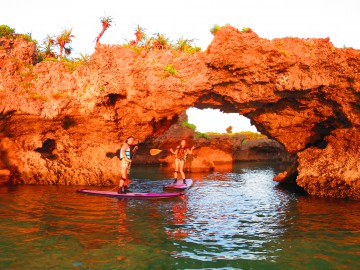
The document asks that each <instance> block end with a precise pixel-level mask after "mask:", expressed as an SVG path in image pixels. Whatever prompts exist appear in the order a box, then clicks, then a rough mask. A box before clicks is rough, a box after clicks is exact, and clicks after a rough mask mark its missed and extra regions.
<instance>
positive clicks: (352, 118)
mask: <svg viewBox="0 0 360 270" xmlns="http://www.w3.org/2000/svg"><path fill="white" fill-rule="evenodd" d="M24 44H25V45H24ZM170 65H171V67H172V68H173V71H172V72H169V69H168V68H167V67H169V66H170ZM359 92H360V51H358V50H354V49H351V48H346V49H339V48H335V47H334V46H333V45H332V43H331V42H330V41H329V40H328V39H300V38H282V39H273V40H267V39H262V38H259V37H258V36H257V35H256V34H255V33H254V32H253V31H251V29H248V30H247V31H245V32H241V31H239V30H237V29H235V28H233V27H231V26H226V27H222V28H220V30H219V31H218V32H217V33H216V34H215V36H214V39H213V41H212V43H211V44H210V45H209V47H208V48H207V50H206V51H205V52H199V53H194V54H189V53H182V52H178V51H174V50H165V51H164V50H159V51H158V50H153V51H149V52H146V51H143V52H141V53H140V54H138V53H136V52H134V51H132V50H130V49H127V48H124V47H122V46H115V45H112V46H109V45H99V46H97V48H96V51H95V53H94V54H93V55H92V56H91V60H90V62H89V64H84V65H81V66H79V67H77V68H76V69H75V71H73V70H72V69H71V68H69V67H68V66H67V65H66V64H65V63H64V62H61V61H60V62H58V61H43V62H41V63H37V64H36V50H35V47H34V45H33V44H32V43H26V42H25V43H24V41H21V40H15V41H8V40H4V39H0V113H1V114H0V127H1V129H0V153H1V161H0V163H1V164H0V165H1V166H2V168H7V169H9V171H10V176H9V181H10V182H14V183H18V182H23V183H38V184H92V185H100V184H107V183H109V182H112V181H113V179H114V178H115V177H117V175H118V173H119V172H118V171H117V170H118V161H117V160H116V159H114V158H112V157H113V155H112V154H111V153H113V154H114V153H116V151H117V150H118V149H119V145H120V143H121V142H122V141H123V140H124V139H125V138H126V137H127V136H128V135H135V136H136V137H137V139H139V140H140V141H145V140H147V139H149V138H151V137H154V136H159V135H161V134H163V133H164V132H165V131H166V130H168V129H169V127H170V126H171V125H172V124H173V123H175V122H176V121H177V119H178V116H179V115H180V114H181V113H183V112H184V111H185V110H186V109H187V108H189V107H193V106H195V107H198V108H219V109H221V110H222V111H224V112H236V113H239V114H241V115H244V116H246V117H248V118H250V119H251V120H252V123H253V124H254V125H255V126H256V127H257V129H258V130H259V131H260V132H261V133H263V134H265V135H267V136H268V137H269V138H272V139H275V140H276V141H278V142H279V143H281V144H282V145H283V146H284V147H285V149H286V150H287V151H288V152H289V153H291V154H294V155H297V157H298V158H297V161H296V162H295V163H294V165H293V166H292V167H291V169H289V171H288V172H284V173H282V174H280V175H279V176H278V177H277V181H283V180H286V179H287V178H294V179H296V181H297V183H298V184H299V185H300V186H301V187H303V188H304V189H305V190H306V191H307V192H308V193H310V194H313V195H316V196H321V197H338V198H351V199H360V165H359V163H358V162H357V161H358V160H359V155H360V154H359V152H360V151H359V145H360V143H359V137H360V135H359V124H360V107H359V104H360V103H359V98H360V94H359ZM0 169H1V168H0Z"/></svg>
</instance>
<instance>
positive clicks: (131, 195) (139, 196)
mask: <svg viewBox="0 0 360 270" xmlns="http://www.w3.org/2000/svg"><path fill="white" fill-rule="evenodd" d="M76 192H78V193H83V194H90V195H98V196H106V197H115V198H134V199H154V198H157V199H161V198H171V197H177V196H181V195H184V192H169V193H130V192H129V193H122V194H119V193H117V192H116V191H110V190H90V189H79V190H77V191H76Z"/></svg>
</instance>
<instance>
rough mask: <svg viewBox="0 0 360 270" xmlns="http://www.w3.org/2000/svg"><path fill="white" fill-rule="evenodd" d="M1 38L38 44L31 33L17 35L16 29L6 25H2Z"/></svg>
mask: <svg viewBox="0 0 360 270" xmlns="http://www.w3.org/2000/svg"><path fill="white" fill-rule="evenodd" d="M1 37H4V38H8V39H15V38H23V39H24V40H26V41H28V42H33V43H34V44H37V41H36V40H34V39H33V38H32V37H31V33H28V34H17V33H16V32H15V28H11V27H10V26H8V25H5V24H2V25H0V38H1Z"/></svg>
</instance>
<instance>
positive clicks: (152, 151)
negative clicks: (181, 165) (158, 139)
mask: <svg viewBox="0 0 360 270" xmlns="http://www.w3.org/2000/svg"><path fill="white" fill-rule="evenodd" d="M162 151H163V150H160V149H150V155H152V156H156V155H157V154H160V153H161V152H162Z"/></svg>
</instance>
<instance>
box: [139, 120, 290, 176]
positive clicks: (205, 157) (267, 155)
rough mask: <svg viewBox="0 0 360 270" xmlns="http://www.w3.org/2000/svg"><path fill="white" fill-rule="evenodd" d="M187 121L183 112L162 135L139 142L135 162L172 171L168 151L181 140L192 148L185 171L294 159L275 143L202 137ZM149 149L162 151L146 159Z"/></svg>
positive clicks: (243, 137) (235, 136) (227, 136)
mask: <svg viewBox="0 0 360 270" xmlns="http://www.w3.org/2000/svg"><path fill="white" fill-rule="evenodd" d="M187 121H188V118H187V115H186V113H182V114H181V115H180V116H179V119H178V121H177V122H176V123H175V124H173V125H172V126H171V127H170V128H169V129H168V130H167V131H166V132H164V133H163V134H162V135H160V136H156V137H152V138H150V139H147V140H146V141H145V142H142V143H141V144H140V148H139V150H138V151H137V153H136V158H135V161H136V163H137V164H139V163H140V164H157V165H160V164H161V165H162V166H167V167H169V168H171V169H172V168H173V167H174V155H172V154H171V152H170V151H169V149H170V148H173V149H175V148H176V147H177V146H178V145H179V143H180V141H181V140H182V139H186V141H187V143H188V147H192V146H195V147H196V148H195V149H194V151H193V154H192V155H189V156H188V158H187V160H186V163H185V169H186V171H189V172H204V171H205V172H206V171H214V170H216V171H219V170H223V169H224V168H230V169H231V167H232V166H228V165H229V164H232V163H233V162H236V161H264V160H267V161H282V162H291V161H293V160H294V157H293V156H291V155H289V154H288V153H287V152H286V151H285V148H284V147H283V146H282V145H281V144H279V143H278V142H276V141H275V140H271V139H268V138H261V139H252V138H248V137H247V136H246V135H242V134H202V133H199V132H195V131H194V130H193V129H191V128H189V127H187V126H186V125H184V123H187ZM149 149H160V150H162V152H160V153H159V154H157V155H154V156H149ZM224 165H227V166H224Z"/></svg>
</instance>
